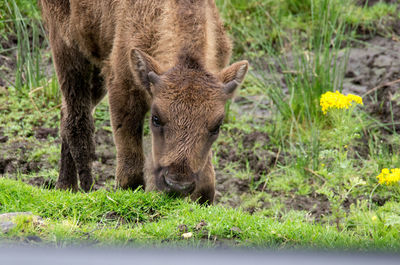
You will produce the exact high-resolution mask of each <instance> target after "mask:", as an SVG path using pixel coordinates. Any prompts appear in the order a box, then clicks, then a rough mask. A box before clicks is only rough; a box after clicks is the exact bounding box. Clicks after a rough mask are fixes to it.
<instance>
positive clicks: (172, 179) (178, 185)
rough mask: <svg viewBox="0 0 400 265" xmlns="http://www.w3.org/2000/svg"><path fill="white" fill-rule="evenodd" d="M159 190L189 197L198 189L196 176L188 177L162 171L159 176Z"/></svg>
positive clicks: (165, 170) (166, 170)
mask: <svg viewBox="0 0 400 265" xmlns="http://www.w3.org/2000/svg"><path fill="white" fill-rule="evenodd" d="M159 179H160V181H159V184H161V185H159V188H160V189H162V190H164V191H166V192H172V193H178V194H180V195H183V196H187V195H189V194H190V193H192V192H193V191H194V189H195V187H196V181H195V177H194V176H186V175H181V174H176V173H170V172H168V169H164V170H161V172H160V176H159Z"/></svg>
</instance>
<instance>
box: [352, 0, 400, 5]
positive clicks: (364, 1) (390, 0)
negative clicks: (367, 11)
mask: <svg viewBox="0 0 400 265" xmlns="http://www.w3.org/2000/svg"><path fill="white" fill-rule="evenodd" d="M380 2H383V3H387V4H396V3H398V0H358V1H357V2H356V4H357V5H359V6H365V5H367V6H373V5H376V4H378V3H380Z"/></svg>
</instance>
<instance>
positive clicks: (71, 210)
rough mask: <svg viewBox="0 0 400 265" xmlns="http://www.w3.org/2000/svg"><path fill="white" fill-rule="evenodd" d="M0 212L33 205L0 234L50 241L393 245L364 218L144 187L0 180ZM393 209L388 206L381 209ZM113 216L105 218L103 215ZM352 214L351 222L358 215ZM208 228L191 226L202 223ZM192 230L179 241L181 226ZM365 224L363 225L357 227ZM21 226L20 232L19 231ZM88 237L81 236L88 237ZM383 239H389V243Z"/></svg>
mask: <svg viewBox="0 0 400 265" xmlns="http://www.w3.org/2000/svg"><path fill="white" fill-rule="evenodd" d="M0 205H1V206H0V212H10V211H11V212H14V211H31V212H32V213H33V214H36V215H39V216H42V217H43V218H44V223H42V224H40V225H35V224H34V222H32V221H30V220H29V218H28V220H27V218H22V220H17V223H18V226H17V227H16V228H14V230H13V231H11V232H9V233H8V234H5V235H4V234H3V235H0V238H1V237H2V238H3V239H12V238H14V239H15V238H21V239H22V238H23V237H24V236H26V235H36V236H39V237H41V238H42V239H43V240H44V241H45V242H46V243H48V244H51V245H56V246H65V245H75V244H79V243H82V242H83V241H86V240H87V239H88V238H89V242H91V243H93V244H96V245H137V244H146V245H148V244H152V245H158V244H160V243H161V242H168V244H169V245H172V246H213V245H215V244H218V243H219V242H221V241H222V242H225V243H226V244H227V245H230V246H264V247H272V248H282V247H289V248H301V247H318V248H340V249H348V250H349V249H357V250H369V249H385V250H393V251H398V247H399V244H400V241H399V239H398V237H397V234H398V230H397V229H398V225H394V226H385V225H382V224H381V223H380V221H377V223H376V224H374V223H371V222H368V221H367V222H363V223H362V224H360V223H359V224H358V225H357V226H354V227H352V228H347V229H344V230H342V231H338V230H337V229H336V227H335V226H331V225H320V224H313V223H310V222H307V220H306V219H305V216H304V214H302V213H295V212H292V213H290V214H288V215H287V216H286V217H285V218H283V219H282V220H279V221H278V220H276V219H274V218H265V217H262V216H260V215H250V214H248V213H245V212H243V211H241V210H234V209H229V208H223V207H217V206H212V207H202V206H199V205H198V204H194V203H190V202H187V201H184V200H179V199H172V198H169V197H166V196H164V195H161V194H156V193H143V192H142V191H135V192H132V191H121V190H117V191H115V192H107V191H105V190H100V191H97V192H93V193H90V194H83V193H70V192H65V191H55V190H44V189H38V188H34V187H31V186H28V185H26V184H23V183H21V182H17V181H12V180H7V179H1V180H0ZM387 210H392V209H387ZM109 213H113V215H114V216H117V217H118V218H121V219H123V220H125V222H124V223H122V224H121V222H120V220H121V219H118V218H115V219H114V220H110V219H107V216H108V215H107V214H109ZM362 218H364V216H361V217H360V218H355V220H354V221H355V222H359V221H360V219H362ZM202 220H203V221H204V222H206V226H204V227H202V228H201V229H199V230H197V229H196V225H197V224H199V223H200V222H201V221H202ZM183 224H184V225H186V226H187V228H188V231H189V232H192V233H193V237H192V238H190V239H182V233H183V232H180V231H179V229H178V226H179V225H183ZM361 227H363V229H361ZM22 230H23V232H21V231H22ZM86 242H87V241H86ZM388 242H390V243H389V244H388Z"/></svg>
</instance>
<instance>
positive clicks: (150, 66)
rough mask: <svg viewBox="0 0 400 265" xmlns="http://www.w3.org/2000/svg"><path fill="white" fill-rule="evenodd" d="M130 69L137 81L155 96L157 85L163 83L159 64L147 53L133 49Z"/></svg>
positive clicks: (130, 55)
mask: <svg viewBox="0 0 400 265" xmlns="http://www.w3.org/2000/svg"><path fill="white" fill-rule="evenodd" d="M129 67H130V68H131V71H132V74H133V75H134V77H135V79H136V80H138V82H139V83H140V84H141V85H143V86H144V87H145V88H146V89H147V90H148V92H149V93H150V94H151V95H154V94H155V93H156V91H155V85H157V84H159V83H160V82H161V77H160V67H159V66H158V63H157V62H156V61H155V60H154V59H153V58H152V57H151V56H150V55H148V54H147V53H145V52H143V51H141V50H139V49H132V50H131V51H130V54H129Z"/></svg>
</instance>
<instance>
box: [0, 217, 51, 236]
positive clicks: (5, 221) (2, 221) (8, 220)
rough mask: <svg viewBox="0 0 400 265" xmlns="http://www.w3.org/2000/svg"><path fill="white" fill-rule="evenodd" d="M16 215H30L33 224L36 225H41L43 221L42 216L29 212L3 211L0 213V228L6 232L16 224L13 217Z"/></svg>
mask: <svg viewBox="0 0 400 265" xmlns="http://www.w3.org/2000/svg"><path fill="white" fill-rule="evenodd" d="M17 216H31V217H32V221H33V224H34V225H36V226H43V225H44V222H43V219H42V217H40V216H35V215H33V214H32V213H31V212H14V213H3V214H0V230H1V232H3V233H7V232H8V231H10V230H11V229H12V228H14V227H15V226H16V224H15V222H14V219H15V217H17Z"/></svg>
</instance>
